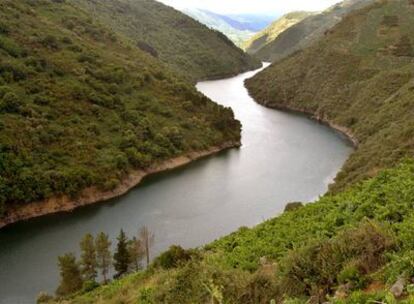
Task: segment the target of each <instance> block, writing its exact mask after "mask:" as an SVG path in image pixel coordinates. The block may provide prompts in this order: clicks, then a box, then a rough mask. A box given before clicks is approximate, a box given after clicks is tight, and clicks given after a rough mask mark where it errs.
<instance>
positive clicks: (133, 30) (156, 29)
mask: <svg viewBox="0 0 414 304" xmlns="http://www.w3.org/2000/svg"><path fill="white" fill-rule="evenodd" d="M72 2H74V3H76V4H77V5H79V6H81V7H82V8H84V9H85V10H86V11H88V12H89V13H90V14H91V15H93V16H95V17H96V18H98V19H99V20H100V21H101V22H102V23H103V24H105V25H107V26H109V27H111V28H112V29H113V30H114V31H116V32H118V33H120V34H122V35H125V36H127V37H128V38H130V39H132V40H133V41H134V42H135V43H136V45H137V46H138V47H139V48H141V49H142V50H144V51H146V52H148V53H149V54H151V55H153V56H155V57H157V58H158V59H160V60H161V61H163V62H165V63H167V64H168V65H169V66H170V67H171V68H172V69H173V70H174V71H176V72H178V73H180V74H181V75H183V76H185V77H187V78H188V79H191V80H192V81H196V80H201V79H209V78H217V77H223V76H229V75H234V74H237V73H240V72H243V71H247V70H250V69H253V68H256V67H258V66H260V62H259V61H257V60H255V59H253V58H252V57H250V56H249V55H247V54H245V53H244V52H243V51H241V50H240V49H239V48H237V47H236V46H235V45H234V44H233V43H232V42H231V41H230V40H229V39H228V38H227V37H226V36H225V35H223V34H222V33H220V32H218V31H213V30H211V29H209V28H208V27H206V26H205V25H203V24H201V23H200V22H197V21H195V20H194V19H192V18H190V17H188V16H187V15H186V14H184V13H182V12H179V11H177V10H175V9H173V8H172V7H169V6H167V5H164V4H162V3H159V2H157V1H154V0H139V1H136V0H112V1H93V0H89V1H85V0H72Z"/></svg>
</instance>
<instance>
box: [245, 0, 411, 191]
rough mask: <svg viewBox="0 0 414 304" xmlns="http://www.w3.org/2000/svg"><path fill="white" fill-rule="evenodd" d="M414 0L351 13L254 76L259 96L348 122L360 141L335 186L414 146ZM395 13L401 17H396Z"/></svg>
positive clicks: (390, 161)
mask: <svg viewBox="0 0 414 304" xmlns="http://www.w3.org/2000/svg"><path fill="white" fill-rule="evenodd" d="M413 13H414V6H413V5H409V4H408V1H402V0H401V1H389V2H388V3H387V2H384V4H375V5H373V6H371V7H370V8H367V9H363V10H361V11H359V12H356V13H353V14H351V15H350V16H348V17H347V18H346V19H345V20H344V21H343V22H341V23H340V24H339V25H338V26H336V27H335V28H334V29H332V30H331V31H330V33H329V34H328V35H327V36H326V37H325V38H324V39H322V40H321V41H320V42H319V43H317V44H316V45H314V46H312V47H310V48H308V49H306V50H304V51H302V52H299V53H297V54H295V55H293V56H290V57H289V58H287V59H285V60H283V61H281V62H278V63H275V64H273V65H272V66H271V67H270V68H268V69H266V70H265V71H263V72H262V73H260V74H258V75H257V76H256V77H254V78H253V79H250V80H248V81H247V86H248V88H249V90H250V92H251V94H252V95H253V96H254V97H255V98H256V100H257V101H258V102H260V103H262V104H264V105H266V106H269V107H275V108H291V109H296V110H303V111H306V112H309V113H312V114H313V115H315V116H316V117H318V118H321V119H323V120H327V121H330V122H331V123H334V124H336V125H339V126H343V127H346V128H348V129H349V130H350V131H351V132H352V133H353V134H354V135H355V137H356V138H357V139H358V140H359V142H360V145H359V148H358V150H357V151H356V152H355V153H354V154H353V155H352V156H351V157H350V158H349V160H348V161H347V162H346V164H345V166H344V168H343V170H342V172H340V173H339V175H338V176H337V178H336V183H335V185H334V186H333V189H336V190H338V189H341V188H344V187H345V186H346V185H349V184H351V183H354V182H355V181H359V180H361V179H363V178H366V177H369V176H373V175H375V174H376V173H377V172H378V170H380V169H381V168H384V167H388V166H392V165H393V164H395V163H396V162H398V161H399V160H400V159H401V157H403V156H405V155H412V154H413V149H414V141H413V138H414V136H413V135H414V124H413V118H412V117H413V114H414V112H413V111H414V99H413V97H414V89H413V88H414V83H413V81H412V78H413V68H414V60H413V59H414V58H413V55H414V54H413V52H412V46H411V42H410V40H409V38H408V40H407V39H405V38H404V37H405V36H407V37H412V35H413V33H414V14H413ZM393 16H395V17H393Z"/></svg>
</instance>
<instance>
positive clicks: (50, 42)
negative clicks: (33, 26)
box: [40, 35, 59, 50]
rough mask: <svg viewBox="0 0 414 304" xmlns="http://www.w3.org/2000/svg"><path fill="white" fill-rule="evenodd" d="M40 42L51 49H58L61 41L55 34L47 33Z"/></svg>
mask: <svg viewBox="0 0 414 304" xmlns="http://www.w3.org/2000/svg"><path fill="white" fill-rule="evenodd" d="M40 43H41V44H42V45H43V46H44V47H46V48H48V49H51V50H58V49H59V41H58V39H57V38H56V37H55V36H53V35H47V36H46V37H44V38H43V39H41V40H40Z"/></svg>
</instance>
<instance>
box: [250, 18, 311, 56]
mask: <svg viewBox="0 0 414 304" xmlns="http://www.w3.org/2000/svg"><path fill="white" fill-rule="evenodd" d="M312 14H314V13H311V12H292V13H289V14H286V15H284V16H282V17H281V18H279V19H278V20H276V21H275V22H273V23H272V24H271V25H269V26H268V27H267V28H265V29H264V30H262V31H261V32H259V33H257V34H256V35H254V36H253V37H251V38H250V39H249V40H247V41H245V42H244V44H243V48H244V49H245V50H246V52H247V53H249V54H255V53H257V52H258V51H259V50H260V49H261V48H263V47H265V46H266V45H268V44H269V43H271V42H272V41H274V40H275V39H276V38H277V37H278V36H279V35H280V34H281V33H283V32H284V31H286V30H287V29H288V28H290V27H291V26H293V25H295V24H296V23H298V22H300V21H302V20H303V19H305V18H306V17H309V16H311V15H312Z"/></svg>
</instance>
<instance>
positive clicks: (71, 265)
mask: <svg viewBox="0 0 414 304" xmlns="http://www.w3.org/2000/svg"><path fill="white" fill-rule="evenodd" d="M58 261H59V262H58V265H59V270H60V284H59V287H58V288H57V290H56V294H57V295H59V296H66V295H70V294H72V293H74V292H76V291H78V290H80V289H81V288H82V284H83V281H82V276H81V273H80V269H79V264H78V263H77V262H76V257H75V255H74V254H73V253H67V254H65V255H63V256H59V258H58Z"/></svg>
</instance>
